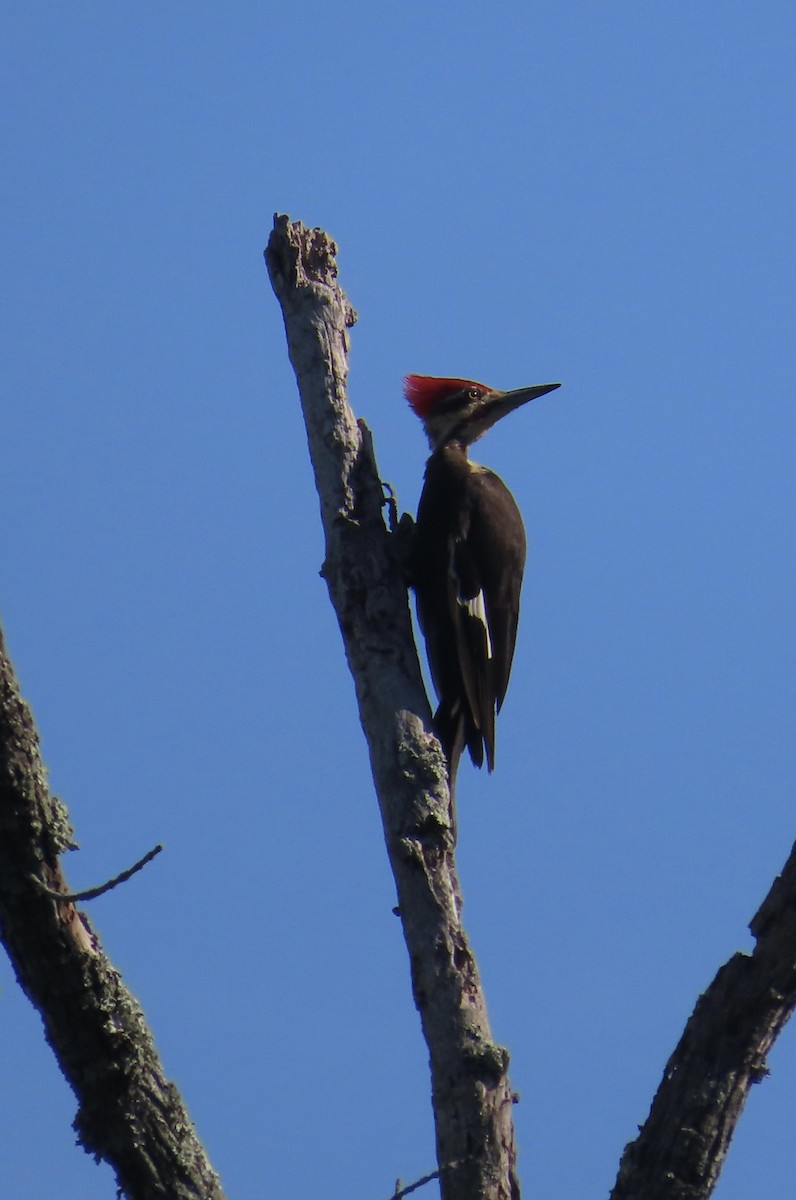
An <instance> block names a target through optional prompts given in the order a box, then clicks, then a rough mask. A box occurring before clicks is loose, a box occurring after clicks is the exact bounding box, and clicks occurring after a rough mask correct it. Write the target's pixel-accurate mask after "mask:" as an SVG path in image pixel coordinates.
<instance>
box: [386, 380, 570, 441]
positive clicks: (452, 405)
mask: <svg viewBox="0 0 796 1200" xmlns="http://www.w3.org/2000/svg"><path fill="white" fill-rule="evenodd" d="M560 386H561V384H560V383H542V384H539V385H537V386H536V387H525V388H517V389H515V391H513V392H499V391H497V390H496V389H495V388H490V387H487V385H486V384H485V383H475V382H473V380H472V379H438V378H437V377H436V376H433V375H407V376H406V379H405V380H404V395H405V396H406V398H407V400H408V401H409V403H410V405H411V407H412V409H413V410H414V412H416V413H417V415H418V416H419V417H420V419H421V421H422V422H423V428H424V429H425V431H426V436H427V437H428V440H429V444H430V446H431V449H432V450H437V449H439V447H440V446H444V445H445V443H446V442H452V441H458V442H462V444H463V445H465V446H469V445H471V443H472V442H475V441H477V440H478V438H480V437H482V436H483V435H484V434H485V433H486V431H487V430H488V429H491V428H492V426H493V425H494V424H495V422H496V421H499V420H500V418H501V417H505V416H506V414H507V413H510V412H514V410H515V408H519V407H520V405H522V404H527V403H528V401H529V400H536V398H537V397H538V396H544V395H545V394H546V393H547V392H552V391H554V390H555V389H556V388H557V387H560Z"/></svg>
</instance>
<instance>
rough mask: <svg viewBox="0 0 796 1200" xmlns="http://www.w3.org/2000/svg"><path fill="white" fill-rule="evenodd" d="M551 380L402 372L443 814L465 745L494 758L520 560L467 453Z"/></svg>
mask: <svg viewBox="0 0 796 1200" xmlns="http://www.w3.org/2000/svg"><path fill="white" fill-rule="evenodd" d="M560 386H561V385H560V384H558V383H544V384H540V385H537V386H535V387H524V388H517V389H515V390H514V391H508V392H502V391H498V390H497V389H496V388H491V387H488V386H487V385H486V384H484V383H476V382H475V381H474V380H470V379H449V378H437V377H436V376H431V375H407V376H406V378H405V380H404V395H405V397H406V399H407V400H408V401H409V404H410V406H411V408H412V409H413V411H414V412H415V413H416V415H417V416H418V417H419V418H420V419H421V421H422V422H423V427H424V429H425V432H426V436H427V437H428V441H429V445H430V448H431V455H430V457H429V459H428V462H427V463H426V470H425V480H424V484H423V490H422V494H421V496H420V502H419V505H418V509H417V518H416V521H415V527H414V531H413V535H412V543H411V549H410V551H409V582H410V583H411V585H412V587H413V589H414V592H415V600H416V605H417V615H418V620H419V624H420V628H421V630H422V632H423V636H424V638H425V642H426V651H427V656H428V662H429V668H430V671H431V678H432V682H433V684H434V689H435V691H436V693H437V697H438V700H439V705H438V707H437V710H436V713H435V714H434V720H433V728H434V732H435V734H436V736H437V738H438V739H439V741H440V744H441V746H442V749H443V752H444V754H445V758H446V760H447V764H448V785H449V794H450V802H451V824H452V829H453V836H454V838H455V837H456V822H455V784H456V774H457V771H458V767H459V759H460V758H461V755H462V751H463V750H464V747H465V746H466V747H467V749H468V751H469V753H470V758H471V759H472V761H473V763H474V764H475V766H477V767H481V766H483V763H484V759H485V758H486V764H487V770H488V771H490V772H491V771H492V770H493V768H494V765H495V715H496V713H497V712H499V711H500V708H501V705H502V704H503V700H504V697H505V695H506V689H507V687H508V682H509V675H510V673H511V664H512V659H513V657H514V646H515V642H516V638H517V622H518V619H519V611H520V590H521V587H522V577H523V572H524V569H525V553H526V543H525V528H524V526H523V523H522V516H521V515H520V511H519V509H518V507H517V504H516V502H515V500H514V497H513V496H512V494H511V492H510V491H509V489H508V488H507V487H506V485H505V483H504V482H503V480H502V479H500V478H499V476H498V475H496V474H495V473H494V471H490V470H488V468H486V467H482V466H480V465H478V464H477V463H474V462H471V461H470V459H469V458H468V450H469V447H470V446H471V445H472V443H473V442H475V441H477V440H478V439H479V438H480V437H482V436H483V435H484V434H485V433H486V432H487V430H489V429H491V428H492V426H493V425H494V424H496V422H497V421H499V420H501V419H502V418H503V417H505V416H507V415H508V413H511V412H514V411H515V410H516V409H518V408H520V407H521V406H522V405H523V404H527V403H528V401H530V400H536V399H537V398H538V397H539V396H544V395H546V394H547V393H548V392H552V391H554V390H555V389H556V388H558V387H560Z"/></svg>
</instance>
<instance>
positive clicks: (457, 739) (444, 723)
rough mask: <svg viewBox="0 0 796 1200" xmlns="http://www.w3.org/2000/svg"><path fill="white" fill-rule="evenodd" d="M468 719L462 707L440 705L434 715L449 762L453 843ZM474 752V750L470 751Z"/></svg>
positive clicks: (456, 831)
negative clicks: (458, 787)
mask: <svg viewBox="0 0 796 1200" xmlns="http://www.w3.org/2000/svg"><path fill="white" fill-rule="evenodd" d="M466 724H467V722H466V719H465V715H464V713H463V712H462V711H461V709H458V710H457V711H455V712H451V710H450V709H449V708H447V709H446V708H443V706H442V705H440V706H439V708H438V709H437V711H436V713H435V715H434V732H435V733H436V735H437V737H438V738H439V740H440V744H441V746H442V749H443V751H444V752H445V758H446V760H447V763H448V795H449V797H450V823H451V832H452V834H453V844H454V846H455V845H456V838H457V834H458V829H457V825H456V775H457V773H458V770H459V760H460V759H461V757H462V752H463V750H464V747H465V746H466V745H467V728H466ZM470 753H471V754H472V750H471V751H470Z"/></svg>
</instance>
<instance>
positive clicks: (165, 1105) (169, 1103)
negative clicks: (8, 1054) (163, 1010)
mask: <svg viewBox="0 0 796 1200" xmlns="http://www.w3.org/2000/svg"><path fill="white" fill-rule="evenodd" d="M71 838H72V831H71V829H70V826H69V821H68V818H67V815H66V810H65V809H64V807H63V805H62V804H61V803H60V801H58V800H57V799H56V798H55V797H54V796H52V795H51V794H50V791H49V789H48V786H47V779H46V772H45V769H44V765H43V764H42V761H41V756H40V754H39V739H38V735H37V733H36V729H35V726H34V724H33V718H32V716H31V713H30V709H29V708H28V706H27V704H26V703H25V702H24V700H23V699H22V698H21V696H20V694H19V688H18V686H17V683H16V680H15V678H14V674H13V669H12V667H11V663H10V661H9V659H8V656H7V654H6V651H5V644H4V642H3V639H2V633H0V930H2V939H3V942H4V944H5V947H6V950H7V951H8V955H9V957H10V959H11V962H12V964H13V967H14V970H15V972H16V976H17V979H18V980H19V983H20V985H21V987H22V988H23V990H24V991H25V993H26V995H27V996H28V998H29V999H30V1001H31V1003H32V1004H33V1005H34V1006H35V1007H36V1008H37V1009H38V1011H39V1013H40V1014H41V1017H42V1020H43V1021H44V1028H45V1032H46V1036H47V1040H48V1042H49V1043H50V1045H51V1046H52V1048H53V1051H54V1053H55V1056H56V1058H57V1060H58V1064H59V1066H60V1067H61V1070H62V1071H63V1073H64V1075H65V1076H66V1079H67V1081H68V1082H69V1084H70V1086H71V1087H72V1090H73V1091H74V1093H75V1095H76V1097H77V1100H78V1112H77V1116H76V1118H75V1129H76V1130H77V1133H78V1137H79V1140H80V1142H81V1143H82V1145H83V1146H84V1147H85V1149H86V1150H87V1151H88V1152H89V1153H91V1154H93V1155H95V1156H96V1157H97V1158H98V1159H99V1158H102V1159H105V1161H106V1162H108V1163H109V1164H110V1165H111V1166H112V1167H113V1169H114V1170H115V1172H116V1177H117V1180H118V1183H119V1187H120V1189H121V1190H122V1192H123V1193H124V1194H125V1196H127V1197H128V1198H129V1200H223V1193H222V1191H221V1185H220V1183H219V1181H218V1179H217V1177H216V1175H215V1173H214V1172H213V1169H212V1167H211V1166H210V1163H209V1162H208V1160H207V1156H206V1154H205V1151H204V1148H203V1147H202V1145H201V1143H200V1142H199V1139H198V1138H197V1136H196V1131H195V1130H194V1127H193V1125H192V1124H191V1120H190V1117H189V1116H188V1113H187V1111H186V1109H185V1106H184V1104H183V1102H182V1100H181V1098H180V1095H179V1093H178V1091H177V1089H176V1088H175V1086H174V1084H172V1083H170V1082H169V1081H168V1080H167V1079H166V1076H165V1073H164V1071H163V1067H162V1065H161V1063H160V1060H159V1058H158V1055H157V1052H156V1050H155V1046H154V1042H153V1040H152V1035H151V1033H150V1031H149V1029H148V1027H147V1025H146V1022H145V1021H144V1016H143V1013H142V1012H141V1009H140V1007H139V1005H138V1003H137V1001H136V1000H135V997H134V996H132V995H131V994H130V993H129V992H128V991H127V989H126V988H125V987H124V985H123V983H122V981H121V978H120V976H119V973H118V971H116V970H115V968H114V967H113V966H112V965H111V963H110V962H109V960H108V959H107V957H106V956H105V953H104V952H103V950H102V948H101V946H100V943H99V939H98V937H97V935H96V934H95V933H94V931H93V930H92V928H91V925H90V924H89V922H88V919H87V918H86V917H85V916H84V915H83V914H82V913H79V912H78V911H77V909H76V908H75V906H74V904H73V903H72V902H71V901H70V900H69V899H67V898H66V894H67V893H68V888H67V887H66V883H65V880H64V877H63V874H62V871H61V864H60V861H59V856H60V854H61V853H62V852H63V851H64V850H65V849H67V848H69V847H70V845H71ZM42 880H44V881H46V883H45V886H46V887H47V888H48V889H49V892H50V893H53V892H54V893H56V894H59V896H60V898H59V899H58V900H53V899H52V898H51V895H50V894H47V895H45V894H43V893H42V891H41V881H42Z"/></svg>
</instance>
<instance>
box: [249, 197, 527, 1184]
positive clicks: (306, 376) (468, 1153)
mask: <svg viewBox="0 0 796 1200" xmlns="http://www.w3.org/2000/svg"><path fill="white" fill-rule="evenodd" d="M336 252H337V248H336V246H335V245H334V243H333V242H332V241H331V239H330V238H329V237H328V236H327V235H326V234H325V233H323V232H322V231H321V230H318V229H315V230H308V229H306V228H305V227H304V226H302V225H301V224H299V223H295V224H293V223H291V222H290V221H289V220H288V218H287V217H284V216H277V217H276V218H275V220H274V230H273V232H272V234H271V237H270V240H269V243H268V249H267V250H266V252H265V259H266V265H267V267H268V271H269V275H270V278H271V283H272V286H273V288H274V291H275V293H276V296H277V299H278V300H279V303H280V305H281V306H282V312H283V315H284V320H285V329H286V332H287V342H288V350H289V353H290V358H291V362H292V363H293V367H294V370H295V372H296V378H297V381H298V387H299V394H300V397H301V405H302V410H303V413H304V420H305V423H306V427H307V436H308V440H309V448H310V456H311V459H312V463H313V467H314V469H315V478H316V485H317V488H318V494H319V496H320V500H321V516H322V520H323V527H324V532H325V536H326V562H325V564H324V569H323V574H324V577H325V579H326V582H327V585H328V588H329V593H330V596H331V599H332V603H333V605H334V608H335V611H336V613H337V619H338V621H339V624H340V630H341V632H342V635H343V641H344V644H345V650H346V655H347V657H348V663H349V667H350V669H351V673H352V675H353V677H354V683H355V687H356V694H357V700H358V704H359V713H360V720H361V722H362V727H363V729H364V731H365V736H366V738H367V742H368V748H369V751H370V761H371V768H372V771H373V778H374V782H375V785H376V792H377V794H378V798H379V805H380V808H381V814H382V821H383V824H384V836H385V841H386V844H387V852H388V855H389V858H390V864H391V867H392V871H393V875H394V877H395V883H396V888H397V891H398V903H399V911H400V915H401V920H402V923H403V929H404V936H405V939H406V944H407V948H408V950H409V960H410V965H411V972H412V986H413V991H414V998H415V1003H416V1005H417V1008H418V1010H419V1012H420V1017H421V1021H422V1025H423V1032H424V1035H425V1037H426V1041H427V1043H428V1047H429V1051H430V1057H431V1075H432V1093H433V1102H434V1112H435V1118H436V1132H437V1161H438V1163H439V1164H440V1166H442V1165H443V1164H446V1163H453V1162H456V1163H460V1164H461V1167H460V1169H458V1170H456V1171H452V1170H451V1171H447V1170H446V1171H443V1173H442V1177H441V1185H442V1193H443V1196H444V1198H445V1200H472V1197H474V1196H479V1197H482V1198H483V1200H516V1198H517V1197H518V1196H519V1184H518V1181H517V1176H516V1171H515V1148H514V1131H513V1125H512V1120H511V1107H512V1104H513V1099H514V1098H513V1095H512V1092H511V1089H510V1086H509V1081H508V1076H507V1069H508V1053H507V1051H506V1050H504V1049H503V1048H502V1047H501V1046H497V1045H496V1044H495V1043H494V1041H493V1039H492V1034H491V1031H490V1028H489V1021H488V1017H487V1011H486V1002H485V999H484V995H483V991H482V988H481V983H480V979H479V976H478V968H477V965H476V962H475V958H474V957H473V953H472V951H471V949H470V946H469V943H468V941H467V937H466V935H465V932H464V929H463V927H462V923H461V914H460V909H461V898H460V889H459V883H458V880H457V877H456V872H455V866H454V859H453V836H452V830H451V827H450V819H449V798H448V789H447V773H446V767H445V761H444V758H443V755H442V751H441V749H440V746H439V743H438V742H437V740H436V738H435V737H434V736H433V734H432V732H431V713H430V710H429V707H428V700H427V698H426V695H425V690H424V688H423V682H422V676H421V673H420V666H419V663H418V660H417V652H416V650H415V646H414V639H413V637H412V627H411V620H410V616H409V608H408V604H407V592H406V584H405V581H404V578H403V573H402V570H401V566H400V553H398V552H397V548H396V542H395V539H393V538H391V535H390V534H389V533H388V531H387V530H386V529H385V526H384V521H383V518H382V504H383V492H382V487H381V483H380V481H379V477H378V472H377V469H376V464H375V458H374V455H373V448H372V444H371V439H370V434H369V432H368V431H367V429H366V428H365V427H364V426H362V427H361V428H360V427H359V426H358V425H357V422H356V420H355V419H354V415H353V413H352V412H351V409H350V408H349V406H348V404H347V402H346V397H345V383H346V378H347V374H348V358H347V354H348V328H349V327H350V326H351V325H352V324H353V323H354V320H355V314H354V312H353V310H352V308H351V306H350V304H349V303H348V301H347V299H346V297H345V294H344V293H343V291H342V290H341V288H340V287H339V285H338V284H337V282H336V279H337V264H336V261H335V255H336Z"/></svg>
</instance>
